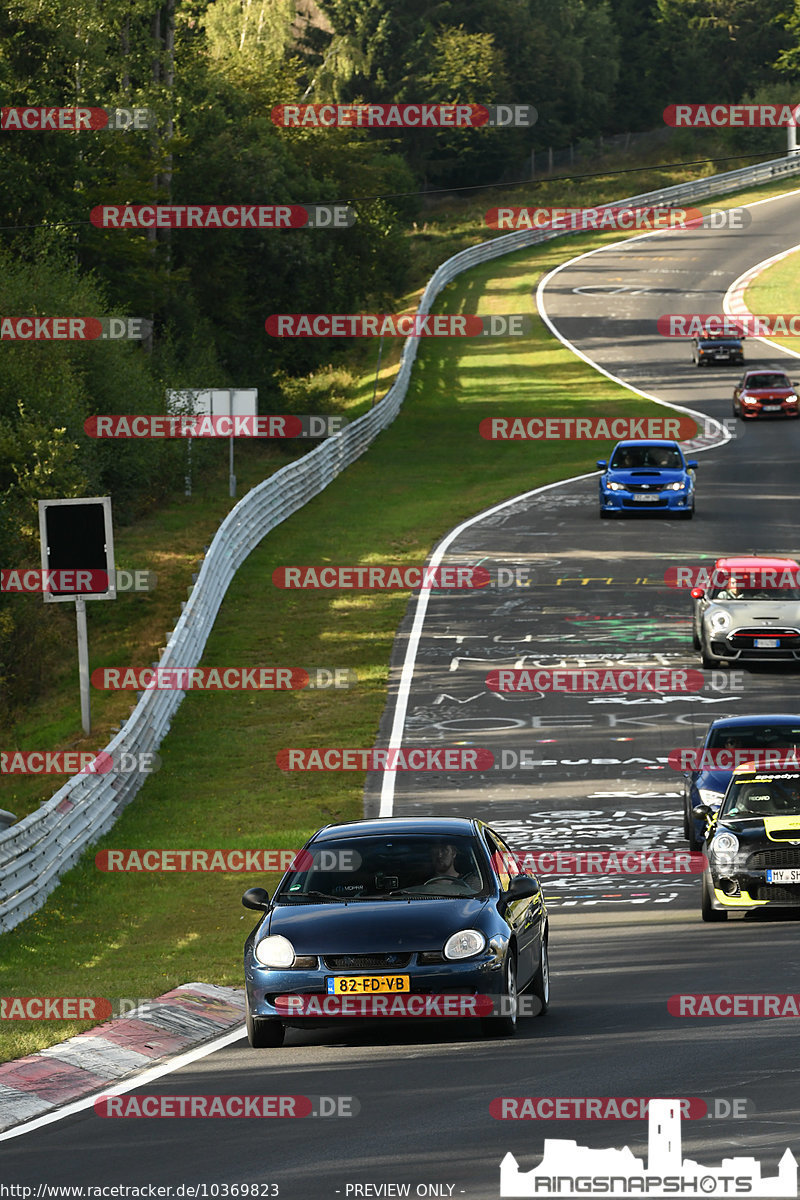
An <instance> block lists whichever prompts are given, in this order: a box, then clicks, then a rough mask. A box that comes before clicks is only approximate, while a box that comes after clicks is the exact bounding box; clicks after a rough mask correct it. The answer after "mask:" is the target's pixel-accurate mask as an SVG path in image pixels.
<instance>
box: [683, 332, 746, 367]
mask: <svg viewBox="0 0 800 1200" xmlns="http://www.w3.org/2000/svg"><path fill="white" fill-rule="evenodd" d="M692 362H693V363H694V365H695V366H696V367H710V366H711V364H712V363H723V364H724V365H726V366H727V365H728V364H729V363H735V364H739V363H743V362H744V347H743V346H742V339H741V338H734V337H714V338H693V340H692Z"/></svg>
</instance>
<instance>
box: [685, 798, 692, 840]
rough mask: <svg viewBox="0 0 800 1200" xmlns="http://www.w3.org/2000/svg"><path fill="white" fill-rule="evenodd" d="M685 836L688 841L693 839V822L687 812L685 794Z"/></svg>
mask: <svg viewBox="0 0 800 1200" xmlns="http://www.w3.org/2000/svg"><path fill="white" fill-rule="evenodd" d="M683 836H684V837H685V838H686V841H687V842H689V841H691V839H692V824H691V822H690V820H689V816H688V813H687V808H686V797H685V796H684V798H683Z"/></svg>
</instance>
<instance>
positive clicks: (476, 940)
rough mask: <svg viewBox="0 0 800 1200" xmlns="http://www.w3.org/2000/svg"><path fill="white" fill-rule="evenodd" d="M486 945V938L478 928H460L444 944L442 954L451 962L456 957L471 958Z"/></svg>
mask: <svg viewBox="0 0 800 1200" xmlns="http://www.w3.org/2000/svg"><path fill="white" fill-rule="evenodd" d="M485 945H486V938H485V937H484V935H483V934H482V933H481V931H480V930H479V929H460V930H459V931H458V933H454V934H452V935H451V936H450V937H449V938H448V939H447V941H446V942H445V944H444V956H445V958H449V959H450V961H451V962H452V960H453V959H457V958H472V956H473V955H474V954H480V952H481V950H482V949H483V947H484V946H485Z"/></svg>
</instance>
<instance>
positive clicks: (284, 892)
mask: <svg viewBox="0 0 800 1200" xmlns="http://www.w3.org/2000/svg"><path fill="white" fill-rule="evenodd" d="M242 903H243V904H244V905H245V907H246V908H252V909H257V910H263V916H262V917H261V919H260V920H259V922H258V924H257V925H256V927H255V929H254V930H253V932H252V933H251V934H250V936H249V938H248V939H247V942H246V943H245V952H244V968H245V985H246V990H247V1034H248V1038H249V1041H250V1045H251V1046H256V1047H263V1046H280V1045H281V1044H282V1042H283V1038H284V1033H285V1029H286V1026H287V1025H296V1026H299V1027H301V1028H302V1027H304V1026H306V1027H307V1026H308V1025H309V1023H310V1022H309V1020H308V1018H305V1019H304V1017H303V1016H298V1015H297V1012H298V1009H299V1007H300V1006H302V1007H303V1009H304V1010H305V1009H309V1008H310V1009H311V1010H312V1011H315V1012H318V1011H324V1012H328V1011H330V1010H329V1009H328V1008H326V1006H325V1002H326V1001H329V1002H331V1001H333V1000H334V999H335V998H338V997H363V996H367V997H380V996H386V995H388V996H389V997H394V998H395V1000H396V999H397V998H403V1001H404V1002H405V1006H406V1008H407V1009H408V1011H409V1013H410V1014H411V1010H412V1008H413V1007H414V1005H416V1008H417V1010H420V1009H425V1011H416V1012H414V1013H413V1014H412V1015H420V1016H424V1015H426V1014H427V1012H429V1011H430V1012H431V1015H434V1012H435V1005H436V1004H441V1003H442V1001H441V1000H437V997H439V998H445V1000H448V1002H449V1001H452V1002H454V1003H455V1002H457V1003H458V1004H460V1005H461V1006H462V1008H467V1009H468V1008H469V1005H470V1003H472V1004H474V1005H477V1006H478V1007H477V1008H476V1009H475V1015H479V1016H480V1019H481V1025H482V1032H483V1033H484V1034H487V1035H490V1036H491V1035H499V1036H509V1035H511V1034H514V1033H515V1032H516V1029H517V1020H518V1016H519V1015H520V1011H521V1009H522V1010H523V1011H527V1012H529V1013H530V1014H531V1015H537V1016H538V1015H543V1014H544V1013H545V1012H546V1011H547V1007H548V1003H549V998H550V981H549V968H548V958H547V943H548V922H547V910H546V908H545V904H544V897H543V896H542V889H541V886H540V883H539V881H538V879H537V878H536V877H535V876H533V875H531V874H529V873H527V872H526V871H523V870H521V869H520V867H519V865H518V864H517V861H516V859H515V857H514V855H513V853H512V851H511V850H510V849H509V847H508V846H507V845H506V843H505V842H504V841H503V839H502V838H501V837H500V836H499V834H497V833H495V832H494V831H493V830H492V829H490V828H489V826H487V825H485V824H484V823H483V822H482V821H478V820H472V819H466V818H460V817H422V818H407V817H388V818H382V819H380V820H367V821H354V822H352V823H349V824H343V825H328V826H326V827H325V828H324V829H321V830H320V831H319V832H318V833H316V834H314V836H313V837H312V838H311V839H310V840H309V841H308V842H307V843H306V845H305V847H304V848H303V850H302V851H301V852H300V853H299V854H298V856H297V858H296V860H295V863H294V864H293V867H292V869H290V870H289V871H288V872H287V873H286V875H284V877H283V878H282V879H281V881H280V883H279V884H278V887H277V889H276V891H275V894H274V896H273V897H272V899H271V900H270V898H269V894H268V893H267V892H266V891H264V889H263V888H251V889H250V890H249V891H247V892H246V893H245V895H244V896H243V897H242ZM522 992H526V993H527V995H526V996H525V997H521V996H520V993H522ZM470 997H476V998H477V997H490V998H491V999H490V1000H487V999H484V1000H481V1001H478V1000H475V1001H470V1000H469V999H468V998H470ZM424 998H428V999H427V1000H424ZM521 999H524V1001H525V1004H524V1006H521V1005H520V1000H521ZM423 1000H424V1003H423ZM386 1003H388V1000H387V1001H386ZM487 1005H488V1008H486V1007H485V1006H487ZM315 1006H316V1007H315ZM402 1006H403V1005H402V1003H401V1007H402ZM426 1006H427V1007H426ZM385 1011H387V1010H385ZM387 1015H389V1013H388V1011H387ZM392 1015H394V1014H393V1013H392ZM435 1015H455V1014H454V1013H451V1012H449V1011H445V1012H442V1013H436V1014H435ZM334 1019H335V1018H334ZM330 1021H331V1017H330V1016H329V1017H328V1018H327V1022H326V1023H328V1024H329V1023H330ZM314 1023H315V1024H319V1021H315V1022H314Z"/></svg>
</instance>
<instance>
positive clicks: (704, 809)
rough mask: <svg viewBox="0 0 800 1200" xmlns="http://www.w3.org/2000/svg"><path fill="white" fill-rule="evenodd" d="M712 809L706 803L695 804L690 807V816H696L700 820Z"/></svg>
mask: <svg viewBox="0 0 800 1200" xmlns="http://www.w3.org/2000/svg"><path fill="white" fill-rule="evenodd" d="M713 811H714V810H713V808H709V807H708V805H707V804H695V806H694V808H693V809H692V816H693V817H697V819H698V821H702V820H703V818H704V817H707V816H708V815H709V814H710V813H712V812H713Z"/></svg>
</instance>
